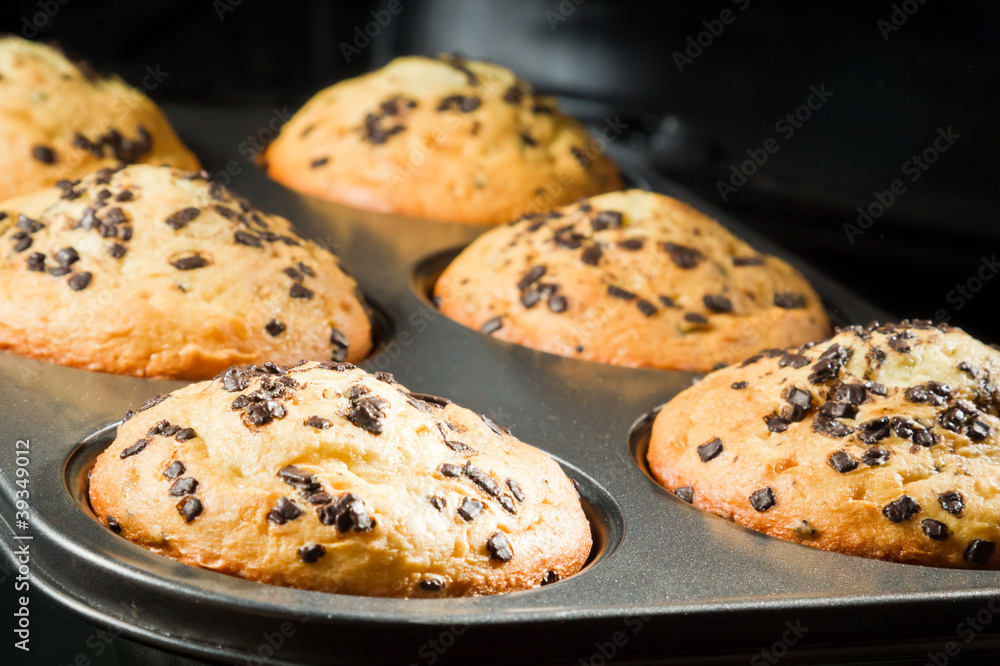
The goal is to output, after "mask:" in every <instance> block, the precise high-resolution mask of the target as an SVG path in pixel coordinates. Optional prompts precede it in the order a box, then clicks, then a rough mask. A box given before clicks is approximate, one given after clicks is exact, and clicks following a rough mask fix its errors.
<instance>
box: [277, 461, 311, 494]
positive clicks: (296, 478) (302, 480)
mask: <svg viewBox="0 0 1000 666" xmlns="http://www.w3.org/2000/svg"><path fill="white" fill-rule="evenodd" d="M278 476H279V477H280V478H281V480H282V481H284V482H285V483H287V484H288V485H290V486H292V487H294V488H298V489H299V490H301V491H302V492H304V493H307V494H308V493H316V492H319V491H320V489H321V488H320V484H319V481H317V480H316V475H315V474H312V473H310V472H307V471H305V470H304V469H302V468H300V467H296V466H295V465H285V466H284V467H282V468H281V469H279V470H278Z"/></svg>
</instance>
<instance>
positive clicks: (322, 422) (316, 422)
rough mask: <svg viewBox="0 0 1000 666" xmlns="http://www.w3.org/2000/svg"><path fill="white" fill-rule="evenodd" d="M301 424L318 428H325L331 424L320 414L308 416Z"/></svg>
mask: <svg viewBox="0 0 1000 666" xmlns="http://www.w3.org/2000/svg"><path fill="white" fill-rule="evenodd" d="M302 424H303V425H307V426H309V427H311V428H316V429H318V430H326V429H327V428H329V427H330V426H331V425H332V424H331V423H330V420H329V419H324V418H322V417H320V416H310V417H309V418H307V419H306V420H305V421H303V423H302Z"/></svg>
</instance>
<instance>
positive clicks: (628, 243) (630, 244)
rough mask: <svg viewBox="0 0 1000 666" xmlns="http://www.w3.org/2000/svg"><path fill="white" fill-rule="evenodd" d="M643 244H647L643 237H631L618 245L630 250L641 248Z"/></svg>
mask: <svg viewBox="0 0 1000 666" xmlns="http://www.w3.org/2000/svg"><path fill="white" fill-rule="evenodd" d="M643 245H645V241H643V240H642V239H641V238H629V239H627V240H623V241H622V242H620V243H618V247H620V248H621V249H623V250H629V251H630V252H635V251H637V250H641V249H642V247H643Z"/></svg>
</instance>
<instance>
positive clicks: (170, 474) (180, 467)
mask: <svg viewBox="0 0 1000 666" xmlns="http://www.w3.org/2000/svg"><path fill="white" fill-rule="evenodd" d="M185 471H187V467H185V466H184V463H182V462H181V461H180V460H175V461H173V462H172V463H170V464H169V465H168V466H167V468H166V469H165V470H163V476H165V477H167V478H168V479H176V478H177V477H179V476H180V475H181V474H183V473H184V472H185Z"/></svg>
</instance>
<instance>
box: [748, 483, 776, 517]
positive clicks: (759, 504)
mask: <svg viewBox="0 0 1000 666" xmlns="http://www.w3.org/2000/svg"><path fill="white" fill-rule="evenodd" d="M777 502H778V500H777V499H776V498H775V496H774V491H773V490H771V488H770V487H764V488H761V489H760V490H758V491H755V492H754V493H753V494H752V495H750V506H752V507H753V508H754V509H756V510H757V511H761V512H763V511H767V510H768V509H770V508H771V507H772V506H774V505H775V504H777Z"/></svg>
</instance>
